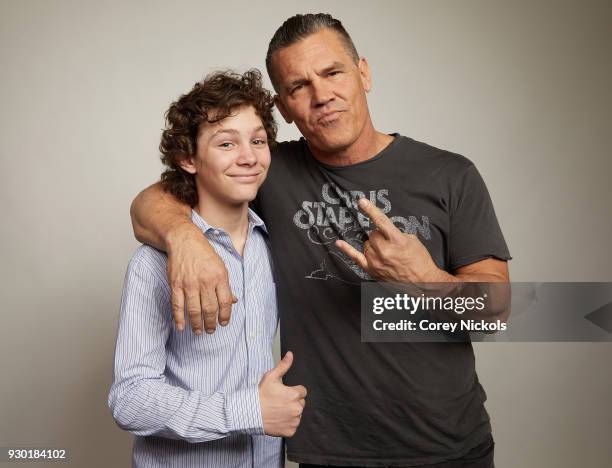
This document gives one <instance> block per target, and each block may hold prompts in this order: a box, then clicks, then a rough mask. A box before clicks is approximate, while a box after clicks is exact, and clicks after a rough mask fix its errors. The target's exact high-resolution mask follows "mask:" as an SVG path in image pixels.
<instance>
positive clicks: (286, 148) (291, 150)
mask: <svg viewBox="0 0 612 468" xmlns="http://www.w3.org/2000/svg"><path fill="white" fill-rule="evenodd" d="M304 145H305V141H304V139H303V138H300V139H299V140H289V141H279V142H277V143H276V144H275V145H274V146H273V147H272V151H271V153H272V158H273V159H275V160H277V159H283V158H286V157H287V156H290V157H294V156H296V155H298V154H302V153H303V151H304Z"/></svg>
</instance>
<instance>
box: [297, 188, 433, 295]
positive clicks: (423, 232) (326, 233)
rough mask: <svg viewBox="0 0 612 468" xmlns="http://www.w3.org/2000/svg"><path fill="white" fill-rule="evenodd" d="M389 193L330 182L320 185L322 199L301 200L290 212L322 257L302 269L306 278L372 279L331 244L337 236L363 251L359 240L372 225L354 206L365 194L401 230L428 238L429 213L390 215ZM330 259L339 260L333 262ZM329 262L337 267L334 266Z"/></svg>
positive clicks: (355, 281)
mask: <svg viewBox="0 0 612 468" xmlns="http://www.w3.org/2000/svg"><path fill="white" fill-rule="evenodd" d="M390 195H391V194H390V193H389V189H385V188H382V189H377V190H369V191H368V194H367V195H366V193H365V192H363V191H360V190H350V191H349V190H343V189H341V188H340V187H338V186H337V185H335V184H333V183H325V184H323V186H322V187H321V197H322V200H319V201H310V200H304V201H303V202H302V205H301V207H300V208H299V209H298V210H297V211H296V212H295V214H294V216H293V224H295V226H297V227H298V228H300V229H302V230H303V231H304V233H305V235H306V237H307V238H308V240H309V241H310V242H312V243H313V244H317V245H320V246H322V258H320V259H319V261H318V263H316V266H315V267H314V269H312V270H311V271H309V272H306V278H308V279H318V280H330V279H337V280H340V281H344V282H347V283H355V284H358V283H360V282H361V281H367V280H371V279H372V278H371V277H370V275H368V274H367V273H366V272H365V271H363V270H362V269H361V268H360V267H359V266H358V265H357V264H356V263H355V262H354V261H353V260H352V259H351V258H350V257H348V256H347V255H345V254H344V253H343V252H342V251H340V250H339V249H338V248H337V247H336V246H335V245H334V242H335V241H336V240H338V239H341V240H344V241H346V242H347V243H349V244H350V245H352V246H353V247H354V248H356V249H357V250H359V251H363V244H364V242H365V241H366V240H368V235H369V233H370V232H371V231H372V230H373V229H374V227H375V226H374V225H373V223H372V222H371V221H370V219H369V218H368V217H367V216H365V215H364V214H363V213H361V212H360V211H359V208H358V207H357V201H358V200H359V199H360V198H365V197H366V196H367V197H368V199H369V200H370V202H372V203H373V204H374V205H375V206H376V207H378V208H379V209H380V210H381V211H382V212H383V213H385V214H386V215H387V216H389V219H390V220H391V222H393V224H394V225H395V226H396V227H397V228H398V229H399V230H400V231H402V232H403V233H409V234H416V235H420V236H421V237H422V238H423V239H431V230H430V227H429V217H428V216H421V220H420V221H419V220H418V219H417V217H416V216H408V217H407V218H406V217H404V216H397V215H396V216H393V215H392V214H391V211H392V208H393V206H392V204H391V200H390ZM334 259H336V260H339V262H334ZM332 265H340V266H341V267H340V268H338V267H336V268H334V267H333V266H332Z"/></svg>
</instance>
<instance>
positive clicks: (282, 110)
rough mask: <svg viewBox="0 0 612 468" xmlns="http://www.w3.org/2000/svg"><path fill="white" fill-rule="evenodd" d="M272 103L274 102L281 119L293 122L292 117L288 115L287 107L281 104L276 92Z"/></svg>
mask: <svg viewBox="0 0 612 468" xmlns="http://www.w3.org/2000/svg"><path fill="white" fill-rule="evenodd" d="M274 104H276V108H277V109H278V111H279V112H280V113H281V115H282V116H283V119H285V122H287V123H288V124H290V123H293V119H292V118H291V117H289V114H288V112H287V108H286V107H285V105H284V104H283V101H281V98H280V96H279V95H278V94H277V95H275V96H274Z"/></svg>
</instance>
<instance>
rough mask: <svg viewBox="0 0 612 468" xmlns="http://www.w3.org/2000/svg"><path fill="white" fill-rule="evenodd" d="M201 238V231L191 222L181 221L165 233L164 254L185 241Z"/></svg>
mask: <svg viewBox="0 0 612 468" xmlns="http://www.w3.org/2000/svg"><path fill="white" fill-rule="evenodd" d="M199 236H202V231H200V230H199V229H198V227H197V226H196V225H195V224H193V223H192V222H191V221H187V220H185V221H182V222H179V223H173V224H172V226H171V227H169V228H168V230H167V231H166V233H165V235H164V237H163V240H164V245H165V247H166V252H168V253H169V252H170V251H171V250H172V249H173V248H176V247H177V246H178V245H181V244H182V243H184V242H185V241H187V240H190V239H197V238H198V237H199Z"/></svg>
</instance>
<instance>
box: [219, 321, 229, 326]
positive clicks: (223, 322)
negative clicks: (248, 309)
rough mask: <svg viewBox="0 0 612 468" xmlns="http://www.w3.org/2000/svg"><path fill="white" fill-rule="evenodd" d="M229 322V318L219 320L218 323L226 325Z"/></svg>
mask: <svg viewBox="0 0 612 468" xmlns="http://www.w3.org/2000/svg"><path fill="white" fill-rule="evenodd" d="M228 323H229V320H222V321H221V322H219V325H221V326H223V327H224V326H226V325H227V324H228Z"/></svg>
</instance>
